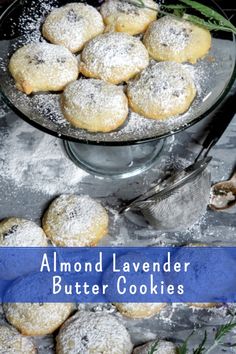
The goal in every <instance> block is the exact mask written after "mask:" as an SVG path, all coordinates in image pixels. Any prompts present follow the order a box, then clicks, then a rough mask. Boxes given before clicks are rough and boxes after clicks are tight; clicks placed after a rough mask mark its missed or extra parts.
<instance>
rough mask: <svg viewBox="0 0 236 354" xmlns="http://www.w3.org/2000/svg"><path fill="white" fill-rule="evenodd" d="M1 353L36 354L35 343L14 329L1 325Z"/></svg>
mask: <svg viewBox="0 0 236 354" xmlns="http://www.w3.org/2000/svg"><path fill="white" fill-rule="evenodd" d="M0 353H3V354H36V353H37V350H36V348H35V346H34V344H33V342H32V341H31V340H30V339H29V338H26V337H23V336H22V335H21V334H20V333H18V332H17V330H16V329H15V328H13V327H10V326H7V325H0Z"/></svg>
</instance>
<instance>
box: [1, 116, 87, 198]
mask: <svg viewBox="0 0 236 354" xmlns="http://www.w3.org/2000/svg"><path fill="white" fill-rule="evenodd" d="M31 135H33V136H32V137H31ZM0 137H1V145H2V146H4V149H0V165H1V176H4V178H5V179H6V180H7V179H9V180H10V181H11V183H13V185H15V186H17V187H23V186H24V187H25V188H29V189H32V190H35V191H36V192H42V193H46V194H49V195H55V194H57V193H61V191H63V192H64V193H66V192H70V191H74V189H75V187H76V186H77V185H78V184H79V183H80V182H81V180H82V178H83V177H84V176H86V175H87V174H86V173H85V172H84V171H82V170H80V169H79V168H78V167H77V166H75V165H74V164H73V163H72V162H71V161H70V160H68V159H67V158H66V157H65V155H64V153H63V150H62V146H61V145H60V141H59V140H58V139H57V138H54V137H52V136H50V135H48V134H43V133H41V132H40V131H36V130H35V128H33V127H31V126H30V125H29V124H28V123H24V122H23V121H21V120H17V121H16V122H14V124H13V126H12V129H11V130H10V134H6V133H5V132H4V130H2V131H1V132H0ZM23 137H25V139H23Z"/></svg>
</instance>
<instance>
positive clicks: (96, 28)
mask: <svg viewBox="0 0 236 354" xmlns="http://www.w3.org/2000/svg"><path fill="white" fill-rule="evenodd" d="M42 31H43V35H44V37H45V38H47V40H48V41H49V42H51V43H54V44H60V45H63V46H64V47H66V48H68V49H69V50H70V51H71V52H73V53H75V52H78V51H79V50H81V49H82V48H83V46H84V44H85V43H86V42H87V41H89V40H90V39H91V38H93V37H95V36H97V35H98V34H100V33H102V32H103V31H104V23H103V20H102V17H101V15H100V13H99V12H98V11H97V10H96V9H95V8H94V7H92V6H90V5H88V4H86V3H70V4H67V5H65V6H62V7H60V8H56V9H54V10H52V12H51V13H50V14H49V15H48V16H47V18H46V20H45V22H44V24H43V28H42Z"/></svg>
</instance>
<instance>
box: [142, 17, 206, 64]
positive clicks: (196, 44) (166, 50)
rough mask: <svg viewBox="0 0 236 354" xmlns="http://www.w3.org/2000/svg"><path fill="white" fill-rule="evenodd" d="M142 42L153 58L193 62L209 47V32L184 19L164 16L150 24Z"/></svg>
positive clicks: (202, 55) (204, 53) (203, 54)
mask: <svg viewBox="0 0 236 354" xmlns="http://www.w3.org/2000/svg"><path fill="white" fill-rule="evenodd" d="M143 42H144V44H145V46H146V48H147V50H148V52H149V54H150V56H151V57H152V58H153V59H155V60H158V61H175V62H178V63H183V62H189V63H192V64H195V63H196V62H197V60H198V59H200V58H202V57H204V56H205V55H206V54H207V53H208V51H209V49H210V48H211V34H210V32H209V31H208V30H207V29H205V28H203V27H200V26H197V25H195V24H193V23H190V22H189V21H186V20H184V19H179V18H175V17H173V16H164V17H162V18H160V19H159V20H157V21H154V22H152V23H151V24H150V26H149V27H148V29H147V31H146V33H145V35H144V38H143Z"/></svg>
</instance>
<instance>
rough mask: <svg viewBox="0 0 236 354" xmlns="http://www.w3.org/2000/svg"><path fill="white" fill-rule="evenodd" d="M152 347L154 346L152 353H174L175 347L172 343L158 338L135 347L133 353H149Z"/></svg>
mask: <svg viewBox="0 0 236 354" xmlns="http://www.w3.org/2000/svg"><path fill="white" fill-rule="evenodd" d="M155 344H156V345H155ZM153 348H155V349H154V351H153V354H176V347H175V345H174V344H173V343H171V342H167V341H163V340H158V339H157V340H156V341H155V340H154V341H151V342H148V343H146V344H144V345H142V346H141V347H138V348H135V350H134V352H133V354H149V353H150V351H151V349H153Z"/></svg>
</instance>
